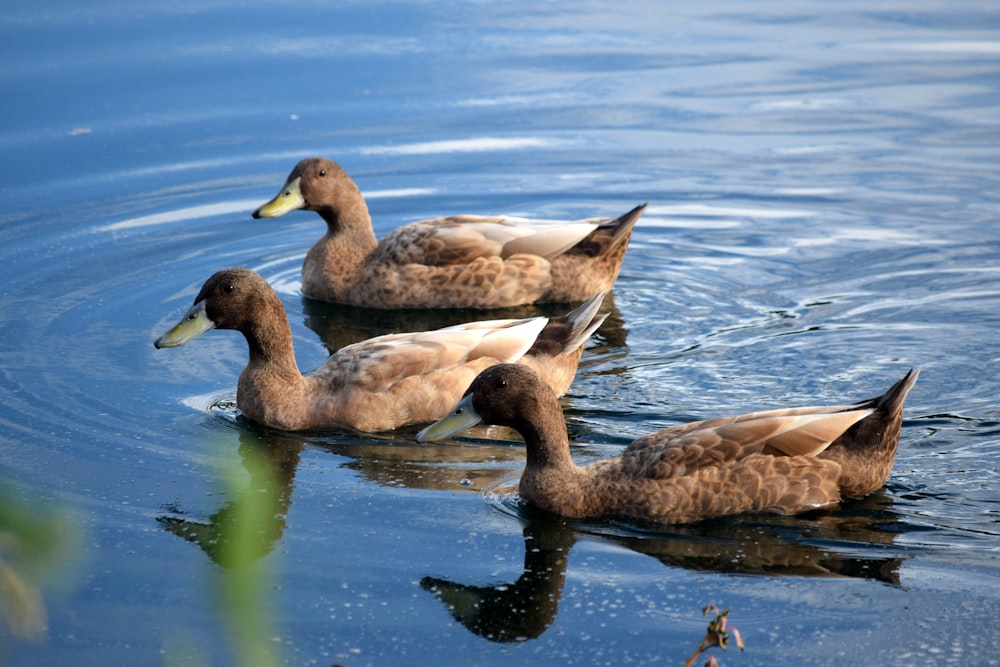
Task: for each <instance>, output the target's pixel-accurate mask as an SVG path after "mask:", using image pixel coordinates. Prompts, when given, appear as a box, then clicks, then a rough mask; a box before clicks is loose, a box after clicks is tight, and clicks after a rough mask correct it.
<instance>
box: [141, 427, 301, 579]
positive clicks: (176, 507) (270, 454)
mask: <svg viewBox="0 0 1000 667" xmlns="http://www.w3.org/2000/svg"><path fill="white" fill-rule="evenodd" d="M239 440H240V445H239V453H240V458H241V461H242V468H243V469H244V470H245V471H246V472H247V473H248V474H249V479H248V481H247V483H246V486H245V487H244V488H240V489H233V491H234V492H235V493H236V497H235V498H233V499H231V500H228V501H226V502H225V503H224V504H223V505H222V506H221V507H219V509H218V510H217V511H215V512H214V513H212V515H211V516H208V517H191V516H188V514H187V513H186V512H185V511H184V508H183V507H182V506H181V505H180V504H171V505H168V506H165V507H163V510H164V511H165V513H164V514H161V515H160V516H157V517H156V520H157V522H159V524H160V526H162V527H163V529H164V530H166V531H168V532H170V533H173V534H174V535H177V536H178V537H181V538H183V539H185V540H187V541H188V542H191V543H192V544H196V545H197V546H198V547H200V548H201V550H202V551H204V552H205V553H206V554H207V555H208V557H209V558H211V559H212V560H213V561H214V562H216V563H218V564H219V565H222V566H223V567H227V568H229V567H240V566H243V565H247V564H249V563H253V562H255V561H257V560H259V559H260V558H262V557H263V556H266V555H267V554H269V553H271V551H272V550H273V549H274V545H275V544H276V543H277V542H278V541H279V540H280V539H281V536H282V535H283V534H284V531H285V517H286V516H287V515H288V509H289V506H290V505H291V502H292V489H293V487H294V482H295V471H296V469H297V468H298V464H299V456H300V454H301V452H302V448H303V447H304V444H303V443H301V442H298V441H295V440H293V439H291V438H287V439H286V438H282V439H270V438H266V437H260V436H258V435H257V434H254V433H252V432H248V433H242V434H240V438H239ZM240 521H244V522H247V521H249V522H252V523H253V529H252V531H251V532H250V533H249V534H247V535H244V534H243V526H241V525H240ZM237 536H239V537H237Z"/></svg>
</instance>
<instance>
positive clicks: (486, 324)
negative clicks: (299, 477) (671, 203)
mask: <svg viewBox="0 0 1000 667" xmlns="http://www.w3.org/2000/svg"><path fill="white" fill-rule="evenodd" d="M603 297H604V294H603V293H600V294H597V295H595V296H593V297H592V298H591V299H589V300H588V301H586V302H584V303H583V304H582V305H580V306H579V307H577V308H576V309H574V310H572V311H571V312H569V313H568V314H566V315H564V316H561V317H552V318H549V317H530V318H524V319H517V320H514V319H507V320H480V321H473V322H469V323H466V324H459V325H455V326H450V327H445V328H443V329H436V330H432V331H420V332H411V333H393V334H386V335H382V336H377V337H375V338H369V339H367V340H363V341H360V342H357V343H353V344H351V345H347V346H345V347H343V348H340V349H339V350H337V351H336V352H334V353H333V354H331V355H330V356H329V357H328V358H327V359H326V360H325V361H324V362H323V364H322V365H321V366H319V367H318V368H317V369H316V370H314V371H313V372H311V373H309V374H306V375H303V374H302V372H301V371H300V370H299V367H298V364H297V363H296V360H295V351H294V349H293V346H292V331H291V327H290V325H289V323H288V316H287V314H286V312H285V308H284V306H283V305H282V303H281V299H280V298H279V297H278V295H277V294H276V293H275V291H274V289H273V288H272V287H271V285H270V284H268V282H267V281H266V280H265V279H264V278H263V277H262V276H261V275H260V274H258V273H257V272H255V271H253V270H250V269H244V268H231V269H224V270H222V271H219V272H217V273H215V274H214V275H212V276H211V277H210V278H209V279H208V280H207V281H205V283H204V285H203V286H202V288H201V291H200V292H199V293H198V295H197V297H195V300H194V304H193V305H192V306H191V307H190V308H189V309H188V311H187V312H186V313H185V314H184V316H183V317H182V318H181V320H180V322H178V324H177V325H176V326H174V327H173V328H171V329H170V330H169V331H167V332H166V333H164V334H163V335H162V336H160V337H159V338H157V339H156V340H155V341H154V345H155V347H156V348H157V349H160V348H168V347H177V346H180V345H184V344H186V343H188V342H190V341H191V340H193V339H194V338H196V337H198V336H199V335H201V334H202V333H204V332H206V331H209V330H211V329H233V330H236V331H239V332H240V333H242V334H243V336H244V338H245V339H246V342H247V344H248V346H249V350H250V356H249V361H248V363H247V366H246V368H244V369H243V372H242V373H241V374H240V377H239V382H238V385H237V390H236V406H237V407H238V408H239V410H240V412H242V413H243V415H244V416H246V417H247V418H249V419H251V420H253V421H255V422H258V423H260V424H263V425H265V426H268V427H271V428H275V429H280V430H284V431H304V430H317V429H325V428H349V429H353V430H355V431H362V432H375V431H387V430H391V429H395V428H397V427H400V426H403V425H407V424H417V423H423V422H431V421H434V420H435V419H438V418H440V417H442V416H443V415H444V414H445V413H446V412H447V410H448V408H449V407H451V406H452V405H453V404H454V403H455V401H457V400H458V399H459V398H460V397H461V395H462V392H463V391H464V390H465V388H466V386H468V384H469V382H471V381H472V379H473V378H474V377H475V376H476V375H477V374H478V373H479V372H480V371H482V370H484V369H485V368H487V367H489V366H492V365H494V364H496V363H500V362H505V363H511V362H513V363H521V364H527V365H530V366H531V368H532V369H533V371H534V372H535V373H537V374H538V375H540V376H541V377H544V378H545V379H546V382H547V383H549V388H550V390H552V391H553V392H554V393H556V394H559V395H561V394H563V393H565V392H566V390H567V389H568V388H569V386H570V384H571V383H572V381H573V376H574V375H575V373H576V368H577V365H578V363H579V360H580V356H581V354H582V353H583V347H584V344H585V343H586V341H587V340H588V339H589V338H590V336H591V334H593V333H594V332H595V331H596V330H597V328H598V327H600V325H601V324H602V323H603V322H604V319H605V317H606V315H599V314H597V310H598V309H599V308H600V306H601V303H602V301H603Z"/></svg>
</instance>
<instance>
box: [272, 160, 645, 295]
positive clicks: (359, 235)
mask: <svg viewBox="0 0 1000 667" xmlns="http://www.w3.org/2000/svg"><path fill="white" fill-rule="evenodd" d="M645 208H646V205H645V204H643V205H641V206H637V207H636V208H634V209H632V210H631V211H629V212H628V213H626V214H625V215H623V216H621V217H620V218H616V219H614V220H611V219H608V218H591V219H587V220H577V221H574V222H562V223H556V222H551V221H539V220H524V219H520V218H510V217H502V216H501V217H482V216H474V215H460V216H452V217H446V218H436V219H433V220H423V221H420V222H414V223H411V224H408V225H404V226H403V227H399V228H398V229H395V230H393V231H392V232H390V233H389V234H388V235H386V236H385V237H384V238H383V239H382V240H381V241H377V240H376V238H375V232H374V230H373V229H372V221H371V217H370V216H369V214H368V206H367V205H366V204H365V199H364V197H363V196H362V195H361V191H360V190H359V189H358V186H357V185H356V184H355V183H354V181H353V180H352V179H351V177H350V176H348V175H347V172H346V171H344V170H343V169H342V168H341V167H340V165H338V164H337V163H335V162H332V161H330V160H327V159H325V158H318V157H314V158H307V159H305V160H302V161H301V162H299V163H298V164H297V165H295V168H294V169H293V170H292V173H291V174H289V176H288V180H287V182H286V183H285V185H284V186H283V187H282V188H281V191H280V192H279V193H278V194H277V196H275V198H274V199H272V200H271V201H269V202H268V203H266V204H264V205H263V206H261V207H260V208H258V209H257V210H255V211H254V212H253V217H254V218H277V217H279V216H282V215H284V214H286V213H288V212H289V211H295V210H298V209H305V210H307V211H316V212H317V213H319V214H320V216H322V218H323V219H324V220H325V221H326V225H327V230H326V235H325V236H323V238H321V239H320V240H319V241H318V242H317V243H316V245H314V246H313V247H312V249H310V250H309V252H308V253H307V254H306V258H305V261H304V262H303V264H302V292H303V293H304V294H305V295H306V296H308V297H310V298H313V299H319V300H321V301H332V302H334V303H347V304H352V305H356V306H367V307H370V308H506V307H508V306H517V305H521V304H526V303H545V302H553V303H563V302H576V301H583V300H585V299H589V298H590V297H591V296H593V295H594V294H597V293H598V292H606V291H609V290H610V289H611V287H612V285H614V282H615V280H616V279H617V278H618V272H619V270H620V269H621V264H622V260H623V259H624V257H625V250H626V249H627V247H628V242H629V238H630V237H631V235H632V228H633V227H634V226H635V223H636V221H637V220H638V219H639V217H640V216H641V215H642V212H643V211H644V210H645Z"/></svg>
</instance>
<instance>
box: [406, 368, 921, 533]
mask: <svg viewBox="0 0 1000 667" xmlns="http://www.w3.org/2000/svg"><path fill="white" fill-rule="evenodd" d="M917 374H918V371H917V370H911V371H910V372H909V373H907V374H906V376H905V377H904V378H903V379H902V380H900V381H899V382H897V383H896V384H895V385H893V386H892V388H890V389H889V390H888V391H887V392H886V393H885V394H883V395H882V396H879V397H877V398H872V399H868V400H865V401H860V402H858V403H854V404H853V405H843V406H835V407H809V408H788V409H781V410H770V411H766V412H753V413H750V414H746V415H741V416H738V417H721V418H718V419H709V420H705V421H698V422H692V423H689V424H684V425H680V426H674V427H670V428H666V429H663V430H661V431H657V432H655V433H650V434H649V435H646V436H643V437H641V438H639V439H637V440H635V441H634V442H632V443H631V444H630V445H629V446H628V447H626V448H625V450H624V451H623V452H622V453H621V454H620V455H618V456H615V457H613V458H610V459H605V460H601V461H597V462H595V463H592V464H590V465H587V466H584V467H579V466H577V465H576V464H575V463H573V459H572V458H571V457H570V453H569V439H568V436H567V434H566V423H565V421H564V419H563V415H562V412H561V411H560V409H559V404H558V402H557V401H556V397H555V396H554V395H553V394H552V392H551V391H549V389H548V388H547V387H546V386H545V384H544V383H543V382H542V381H541V380H540V379H539V377H538V375H536V374H535V373H533V372H532V371H531V370H530V369H528V368H525V367H521V366H514V365H509V364H501V365H497V366H493V367H492V368H488V369H486V370H485V371H483V372H482V373H481V374H480V375H479V376H478V377H477V378H476V379H475V380H474V381H473V382H472V385H471V386H470V387H469V389H468V391H467V392H466V393H465V396H464V397H463V398H462V400H461V401H459V402H458V404H457V405H456V407H455V408H454V409H453V410H452V412H451V413H450V414H449V415H448V416H447V417H444V418H443V419H441V420H440V421H438V422H437V423H435V424H432V425H430V426H428V427H427V428H425V429H424V430H422V431H420V433H418V435H417V440H418V441H421V442H423V441H427V440H437V439H441V438H446V437H448V436H450V435H453V434H455V433H458V432H459V431H461V430H463V429H465V428H468V427H469V426H471V425H473V424H477V423H480V422H483V423H487V424H499V425H503V426H510V427H512V428H514V429H515V430H517V431H518V432H519V433H520V434H521V436H522V437H523V438H524V441H525V445H526V447H527V452H528V457H527V466H526V468H525V470H524V472H523V473H522V475H521V480H520V484H519V486H518V492H519V495H520V496H521V497H522V498H523V499H524V500H526V501H527V502H529V503H531V504H533V505H535V506H537V507H540V508H541V509H543V510H546V511H549V512H552V513H555V514H559V515H562V516H565V517H569V518H574V519H611V518H617V519H625V520H639V521H643V522H646V521H651V522H655V523H660V524H669V523H685V522H691V521H697V520H700V519H707V518H710V517H718V516H725V515H731V514H739V513H743V512H779V513H783V514H795V513H799V512H804V511H807V510H811V509H816V508H821V507H826V506H829V505H833V504H835V503H838V502H840V501H841V500H842V499H846V498H855V497H859V496H863V495H865V494H867V493H870V492H872V491H874V490H876V489H878V488H879V487H881V486H882V485H883V484H885V480H886V478H887V477H888V476H889V470H890V469H891V468H892V462H893V459H894V458H895V455H896V445H897V443H898V441H899V431H900V425H901V422H902V411H903V401H904V400H905V399H906V395H907V393H908V392H909V391H910V389H911V388H912V387H913V384H914V383H915V382H916V380H917Z"/></svg>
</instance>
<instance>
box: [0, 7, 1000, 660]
mask: <svg viewBox="0 0 1000 667" xmlns="http://www.w3.org/2000/svg"><path fill="white" fill-rule="evenodd" d="M0 53H2V56H3V57H2V61H0V62H2V65H0V84H2V87H3V91H4V93H3V97H4V101H3V103H2V104H0V120H2V123H0V147H2V152H3V161H2V165H0V170H2V179H0V258H2V261H0V285H2V287H0V331H2V333H0V339H2V341H3V343H2V348H0V349H2V357H3V362H2V367H0V368H2V370H0V484H2V490H3V496H4V497H3V498H2V499H0V508H2V509H3V510H4V514H6V516H5V517H4V520H3V523H2V524H0V525H2V528H3V530H4V531H5V533H6V535H7V536H6V537H3V538H0V545H2V547H0V559H2V565H0V568H2V571H0V575H2V577H0V579H2V580H3V582H4V585H3V586H0V602H2V604H3V605H4V608H5V609H7V610H12V611H13V617H14V618H16V619H20V622H19V623H17V624H14V625H13V626H8V627H6V628H4V629H3V630H0V638H2V639H0V662H3V663H6V664H11V665H55V664H76V665H102V666H104V665H147V664H149V665H162V664H169V665H209V664H211V665H227V664H253V663H254V662H256V664H264V665H266V664H289V665H331V664H346V665H351V666H352V667H354V666H360V665H442V664H463V665H509V664H519V665H567V664H580V665H589V664H607V665H624V664H628V665H658V666H659V665H681V664H683V662H684V660H685V659H686V658H687V656H689V655H690V654H691V653H693V652H694V650H695V648H696V647H697V645H698V643H699V642H700V640H701V638H702V637H703V636H704V632H705V626H706V621H705V619H704V618H702V616H701V609H702V607H704V606H706V605H709V604H716V605H718V606H719V607H722V608H727V609H731V613H730V617H729V619H730V623H731V624H732V625H735V626H736V627H737V628H739V629H740V631H741V632H742V635H743V637H744V639H745V641H746V644H747V650H746V652H744V653H742V654H740V653H738V652H737V651H736V649H735V648H734V647H730V649H729V651H727V652H726V653H725V654H721V653H719V654H718V655H719V657H720V659H721V661H722V664H724V665H800V664H816V665H842V664H879V665H896V664H898V665H920V664H935V665H937V664H962V665H970V664H976V665H986V664H997V663H998V661H1000V655H998V653H997V650H996V649H997V647H998V646H1000V630H998V629H997V628H998V624H997V620H996V618H997V614H998V613H1000V491H998V489H1000V474H998V469H1000V406H998V396H1000V379H998V375H1000V374H998V370H1000V331H998V329H1000V224H998V219H1000V172H998V165H1000V90H998V88H1000V12H998V11H997V8H996V5H995V3H993V2H957V3H956V2H949V3H944V2H913V1H912V0H907V1H906V2H894V1H891V0H888V1H881V0H875V1H874V2H856V1H853V0H851V1H848V2H841V3H819V2H805V3H803V2H767V3H752V4H746V3H739V2H721V3H694V4H691V3H685V4H680V3H676V4H675V3H659V2H649V1H647V2H617V3H579V2H572V3H571V2H557V3H544V5H542V4H539V3H532V2H507V3H492V4H487V3H454V2H448V3H398V4H397V3H387V2H365V3H360V2H358V3H351V2H348V3H313V2H304V3H301V2H300V3H295V4H288V3H278V2H267V1H264V0H260V1H258V2H249V3H247V2H231V1H229V0H217V1H214V2H205V1H204V0H202V1H199V2H191V1H189V0H180V1H177V2H169V3H135V2H113V1H109V0H95V1H92V2H87V3H80V2H68V1H57V0H41V1H40V2H33V3H28V2H22V1H20V0H14V1H13V2H9V3H8V4H7V5H6V7H5V10H4V12H3V15H2V16H0ZM309 155H323V156H327V157H330V158H333V159H336V160H338V161H339V162H341V163H342V164H343V165H344V167H345V168H346V169H347V170H348V172H349V173H351V174H352V175H353V176H354V177H355V179H356V180H357V182H358V184H359V186H360V187H361V189H362V191H363V192H364V193H365V194H366V196H367V197H368V201H369V205H370V208H371V211H372V214H373V217H374V219H375V227H376V233H377V234H378V235H382V234H384V233H385V232H387V231H388V230H390V229H392V228H393V227H396V226H398V225H401V224H403V223H406V222H410V221H412V220H415V219H419V218H422V217H429V216H434V215H439V214H445V213H464V212H470V213H484V214H486V213H511V214H518V215H529V216H538V217H573V216H592V215H618V214H620V213H622V212H624V211H626V210H628V209H629V208H631V207H632V206H634V205H636V204H638V203H641V202H643V201H649V202H650V208H649V210H648V211H647V213H646V215H645V216H644V218H643V219H642V221H641V223H640V224H639V226H638V228H637V230H636V232H635V235H634V237H633V242H632V245H631V249H630V251H629V254H628V257H627V258H626V261H625V266H624V269H623V271H622V273H621V277H620V279H619V281H618V284H617V286H616V289H615V291H614V293H613V294H612V295H611V296H610V297H609V298H608V300H607V302H606V307H607V308H608V309H611V310H612V316H611V317H610V318H609V320H608V322H607V323H606V324H605V325H604V326H603V327H602V329H601V330H600V331H599V332H598V334H597V335H596V336H595V338H594V340H593V342H592V344H591V345H590V347H589V348H588V351H587V352H586V353H585V355H584V359H583V362H582V364H581V369H580V373H579V375H578V376H577V379H576V381H575V383H574V385H573V387H572V389H571V391H570V393H569V395H568V396H567V397H566V398H565V399H564V401H563V404H564V407H565V411H566V414H567V418H568V420H569V423H570V434H571V438H572V439H573V440H574V441H575V442H577V443H579V446H578V447H577V448H576V451H575V455H576V457H577V459H578V460H579V461H580V462H585V461H589V460H595V459H598V458H601V457H605V456H610V455H613V454H614V453H616V452H617V451H619V450H620V449H621V447H622V446H623V445H624V444H625V443H627V442H629V441H630V440H631V439H632V438H634V437H636V436H638V435H640V434H643V433H646V432H649V431H651V430H654V429H656V428H661V427H664V426H667V425H670V424H675V423H679V422H683V421H687V420H691V419H697V418H705V417H711V416H717V415H721V414H732V413H739V412H746V411H749V410H753V409H758V408H763V407H783V406H792V405H805V404H815V403H826V402H830V403H839V402H844V401H851V400H855V399H860V398H864V397H867V396H871V395H874V394H878V393H880V392H882V391H883V390H884V389H885V388H887V387H888V386H889V385H890V384H891V383H892V382H894V381H895V380H896V379H898V378H899V377H901V376H902V375H903V374H904V373H905V372H906V370H907V369H908V368H910V367H911V366H920V367H921V368H922V374H921V376H920V381H919V382H918V384H917V386H916V388H915V389H914V391H913V392H912V393H911V395H910V398H909V401H908V404H907V409H906V421H905V423H904V428H903V434H902V438H901V445H900V449H899V455H898V458H897V462H896V465H895V468H894V470H893V473H892V475H891V477H890V479H889V482H888V484H887V486H886V487H885V489H884V490H882V491H880V492H878V493H876V494H874V495H873V496H871V497H868V498H865V499H863V500H861V501H857V502H853V503H849V504H846V505H844V506H843V507H841V508H840V509H838V510H837V511H835V512H832V513H831V514H827V515H822V516H810V517H802V518H783V519H778V518H774V517H750V518H743V519H734V520H728V521H719V522H711V523H709V524H706V525H697V526H689V527H685V528H678V529H675V530H671V531H668V532H664V533H650V532H644V531H642V530H639V529H636V528H630V527H628V526H617V525H565V524H562V523H560V522H557V521H553V520H552V519H550V518H546V517H538V516H535V515H534V514H533V513H532V512H531V511H529V510H527V509H525V508H524V507H521V506H520V504H519V503H518V502H517V501H516V499H514V498H512V497H511V495H510V492H511V490H512V488H513V487H512V484H513V483H514V482H515V480H516V479H517V477H518V475H519V471H520V469H521V467H522V465H523V451H522V448H521V447H520V445H519V444H518V443H517V442H516V441H515V439H514V438H512V437H511V436H510V435H509V434H508V433H502V432H501V433H494V434H492V435H493V436H495V437H493V438H492V439H491V438H489V437H488V436H490V435H491V434H489V433H484V432H481V433H479V436H481V437H478V438H464V439H461V440H459V441H458V442H457V443H454V444H444V445H435V446H419V445H416V444H414V442H413V435H414V433H415V432H416V428H412V429H411V428H407V429H401V430H400V431H399V432H395V433H391V434H386V435H384V436H377V437H375V436H358V435H356V434H352V433H346V432H329V433H322V434H315V435H311V436H309V437H300V436H295V435H289V434H282V433H276V432H272V431H266V430H261V429H259V428H257V427H255V426H254V425H253V424H250V423H247V422H246V421H245V420H243V419H242V418H240V417H239V416H238V415H237V413H236V411H235V410H234V409H233V407H232V401H233V398H234V392H235V384H236V378H237V375H238V374H239V371H240V370H241V369H242V367H243V364H244V362H245V358H246V347H245V344H244V342H243V340H242V338H241V337H239V336H238V335H237V334H234V333H232V332H211V333H209V334H207V335H205V336H204V337H203V338H202V339H200V340H198V341H196V342H195V343H193V344H191V345H189V346H186V347H184V348H181V349H178V350H154V348H153V345H152V341H153V339H154V338H155V337H156V336H157V335H159V334H160V333H162V332H163V331H164V330H165V329H166V328H167V327H168V326H170V325H171V324H173V322H175V321H176V319H177V318H178V317H179V316H180V314H181V313H183V312H184V310H185V309H186V308H187V307H188V305H190V303H191V301H192V299H193V297H194V294H195V293H196V291H197V289H198V288H199V287H200V285H201V283H202V282H203V281H204V280H205V279H206V278H207V277H208V276H209V275H210V274H212V273H213V272H214V271H216V270H218V269H220V268H223V267H226V266H234V265H239V266H247V267H251V268H253V269H256V270H257V271H259V272H261V273H262V274H263V275H264V276H265V277H266V278H267V279H268V280H269V281H271V282H272V284H274V285H275V287H276V288H277V289H278V290H279V293H280V294H281V296H282V299H283V301H284V304H285V306H286V308H287V309H288V312H289V317H290V319H291V323H292V329H293V332H294V336H295V345H296V352H297V355H298V359H299V363H300V365H301V366H302V368H304V369H310V368H313V367H315V366H316V365H318V364H319V363H321V362H322V360H323V358H324V356H325V355H326V354H327V350H328V347H329V348H331V349H332V348H336V347H338V346H340V345H343V344H344V343H345V342H349V341H352V340H357V339H360V338H364V337H368V336H372V335H375V334H377V333H382V332H385V331H391V330H405V329H413V328H426V327H429V326H438V325H443V324H447V323H450V322H454V321H462V320H467V319H476V318H479V317H482V316H483V315H482V314H478V313H473V312H452V313H436V314H431V315H428V314H427V313H419V312H417V313H370V312H366V311H364V310H359V309H338V308H333V307H328V306H324V305H323V304H318V303H313V302H310V301H307V300H305V299H303V298H302V297H301V295H300V294H299V283H298V280H299V269H300V267H301V262H302V259H303V257H304V254H305V251H306V250H307V249H308V247H309V246H310V245H311V244H312V243H313V242H314V241H315V239H316V238H318V236H319V235H320V233H321V229H322V226H321V223H320V221H319V219H318V218H317V216H316V215H315V214H312V213H303V212H300V213H295V214H291V215H289V216H287V217H286V218H283V219H281V220H277V221H256V220H252V219H251V218H250V211H251V210H253V208H254V207H255V206H257V205H259V204H261V203H263V202H264V201H266V200H267V199H269V198H270V197H271V196H272V195H273V194H274V193H275V192H277V189H278V188H279V187H280V185H281V184H282V183H283V182H284V178H285V176H286V175H287V173H288V171H289V170H290V169H291V167H292V166H293V165H294V163H295V162H296V161H298V160H299V159H300V158H302V157H306V156H309ZM527 310H528V311H530V312H535V311H534V310H532V309H527ZM563 310H564V309H563V308H552V309H547V310H546V311H545V312H549V313H553V312H555V313H561V312H563ZM255 461H262V464H261V465H260V466H257V465H255V464H254V462H255ZM247 515H252V516H255V517H262V519H258V523H257V524H254V525H251V527H250V528H249V529H247V530H245V531H244V532H245V534H244V535H243V536H242V537H240V536H239V535H233V534H232V531H231V530H230V528H231V527H232V526H234V525H245V521H244V522H243V523H241V521H243V519H242V518H241V517H245V516H247ZM21 523H25V524H27V526H28V527H27V528H25V527H23V526H22V527H19V526H20V525H21ZM11 535H18V536H21V537H20V538H13V537H11ZM10 582H18V583H17V584H16V585H15V584H13V583H10ZM33 595H34V596H36V597H33ZM37 595H40V596H41V597H40V598H39V597H37ZM40 604H44V614H45V616H44V617H43V616H42V615H41V614H42V610H41V608H40V606H39V605H40ZM43 618H44V620H43ZM43 627H44V628H45V629H44V630H42V628H43ZM699 664H700V663H699Z"/></svg>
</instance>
